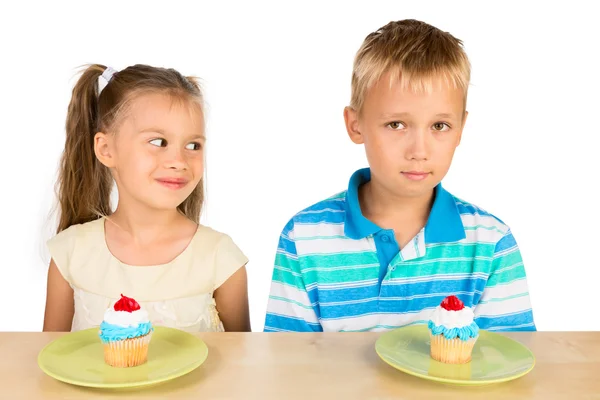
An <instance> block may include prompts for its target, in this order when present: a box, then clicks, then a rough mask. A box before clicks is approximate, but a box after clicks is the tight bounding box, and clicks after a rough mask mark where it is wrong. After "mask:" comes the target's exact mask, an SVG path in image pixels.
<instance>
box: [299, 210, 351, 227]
mask: <svg viewBox="0 0 600 400" xmlns="http://www.w3.org/2000/svg"><path fill="white" fill-rule="evenodd" d="M345 217H346V216H345V214H344V213H343V212H333V211H322V212H319V213H310V214H298V215H297V216H296V218H294V221H295V222H296V223H297V224H317V223H321V222H323V221H327V223H329V224H339V223H342V222H344V219H345Z"/></svg>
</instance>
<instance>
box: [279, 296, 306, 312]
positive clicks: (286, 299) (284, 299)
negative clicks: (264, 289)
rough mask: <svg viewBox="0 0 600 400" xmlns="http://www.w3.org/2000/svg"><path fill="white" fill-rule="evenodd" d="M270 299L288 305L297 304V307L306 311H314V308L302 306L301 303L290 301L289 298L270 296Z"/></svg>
mask: <svg viewBox="0 0 600 400" xmlns="http://www.w3.org/2000/svg"><path fill="white" fill-rule="evenodd" d="M269 299H273V300H281V301H284V302H286V303H291V304H295V305H297V306H298V307H302V308H305V309H307V310H312V306H307V305H304V304H302V303H300V302H297V301H295V300H291V299H288V298H285V297H280V296H273V295H271V296H269Z"/></svg>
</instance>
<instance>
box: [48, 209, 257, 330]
mask: <svg viewBox="0 0 600 400" xmlns="http://www.w3.org/2000/svg"><path fill="white" fill-rule="evenodd" d="M104 220H105V218H100V219H98V220H96V221H92V222H88V223H85V224H80V225H73V226H71V227H69V228H68V229H66V230H64V231H62V232H60V233H59V234H58V235H56V236H55V237H53V238H52V239H50V240H49V241H48V243H47V244H48V247H49V249H50V253H51V255H52V258H53V260H54V262H55V264H56V266H57V267H58V269H59V271H60V272H61V274H62V276H63V277H64V278H65V280H66V281H67V282H68V283H69V284H70V286H71V287H72V288H73V293H74V303H75V314H74V316H73V323H72V326H71V330H72V331H78V330H82V329H87V328H92V327H98V326H100V323H101V322H102V319H103V316H104V312H105V311H106V309H107V308H108V307H111V306H112V305H113V304H114V303H115V302H116V301H117V300H118V299H119V298H120V297H121V294H123V295H125V296H127V297H132V298H134V299H135V300H136V301H137V302H138V303H139V304H140V305H141V306H142V307H143V308H145V309H146V310H147V311H148V314H149V316H150V321H151V322H152V324H154V325H158V326H167V327H173V328H178V329H181V330H184V331H187V332H208V331H223V324H222V323H221V320H220V319H219V315H218V313H217V310H216V307H215V301H214V299H213V292H214V291H215V289H217V288H218V287H219V286H221V285H222V284H223V283H224V282H225V281H226V280H227V279H228V278H229V277H230V276H231V275H233V273H234V272H236V271H237V270H238V269H239V268H241V267H242V266H244V265H245V264H246V263H247V262H248V259H247V258H246V256H245V255H244V254H243V253H242V252H241V250H240V249H239V248H238V247H237V246H236V245H235V244H234V243H233V241H232V240H231V238H230V237H229V236H227V235H225V234H223V233H220V232H217V231H215V230H213V229H211V228H208V227H206V226H203V225H200V226H199V227H198V231H197V232H196V234H195V235H194V237H193V238H192V240H191V241H190V243H189V245H188V246H187V247H186V249H185V250H184V251H183V252H182V253H181V254H180V255H179V256H177V257H176V258H175V259H174V260H172V261H171V262H169V263H167V264H161V265H154V266H143V267H140V266H133V265H127V264H124V263H122V262H120V261H119V260H118V259H117V258H116V257H114V256H113V255H112V254H111V252H110V251H109V249H108V246H107V245H106V240H105V231H104Z"/></svg>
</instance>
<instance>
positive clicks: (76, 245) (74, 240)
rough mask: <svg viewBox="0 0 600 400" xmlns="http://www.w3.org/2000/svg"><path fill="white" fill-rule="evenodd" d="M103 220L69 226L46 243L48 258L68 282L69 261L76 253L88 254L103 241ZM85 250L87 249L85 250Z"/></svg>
mask: <svg viewBox="0 0 600 400" xmlns="http://www.w3.org/2000/svg"><path fill="white" fill-rule="evenodd" d="M103 224H104V219H103V218H100V219H97V220H94V221H90V222H86V223H83V224H77V225H71V226H70V227H68V228H67V229H65V230H63V231H61V232H59V233H57V234H56V235H55V236H54V237H52V238H51V239H50V240H48V241H47V242H46V245H47V247H48V250H49V251H50V256H51V257H52V260H53V261H54V264H55V265H56V266H57V268H58V269H59V271H60V272H61V274H62V275H63V277H64V278H65V279H66V280H67V281H69V282H70V275H71V274H70V272H69V270H70V265H71V260H72V259H73V256H74V254H75V253H76V252H78V251H79V252H83V253H85V252H88V251H89V248H93V247H97V246H98V245H100V244H102V242H101V241H102V240H104V235H103V227H104V225H103ZM86 248H87V249H86Z"/></svg>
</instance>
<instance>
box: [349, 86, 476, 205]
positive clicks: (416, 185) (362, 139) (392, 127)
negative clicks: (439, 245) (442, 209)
mask: <svg viewBox="0 0 600 400" xmlns="http://www.w3.org/2000/svg"><path fill="white" fill-rule="evenodd" d="M389 82H390V76H389V74H386V75H384V76H382V77H381V79H380V80H379V82H378V83H377V84H376V85H374V86H373V87H372V88H370V90H369V91H368V92H367V94H366V97H365V101H364V103H363V108H362V110H361V112H360V113H357V112H356V111H355V110H353V109H351V108H349V107H347V108H346V109H345V110H344V119H345V120H346V128H347V130H348V134H349V135H350V138H351V139H352V141H353V142H354V143H357V144H364V145H365V150H366V153H367V160H368V162H369V166H370V168H371V181H372V183H373V184H375V185H377V186H378V187H379V188H380V189H384V190H385V191H387V192H389V193H391V194H393V195H395V196H400V197H420V196H429V195H430V194H431V192H432V189H433V188H434V187H435V186H436V185H437V184H438V183H439V182H440V181H441V180H442V178H444V176H445V175H446V173H447V172H448V169H449V168H450V164H451V162H452V157H453V155H454V151H455V149H456V147H457V146H458V144H459V143H460V138H461V134H462V130H463V127H464V123H465V120H466V117H467V113H466V112H465V111H464V92H463V91H462V90H461V89H453V88H449V87H448V86H447V85H444V84H439V85H437V87H436V89H434V90H433V91H432V92H431V93H415V92H413V91H411V90H410V89H408V88H407V89H404V88H402V87H401V85H400V84H399V83H398V82H397V81H396V82H394V83H392V84H391V85H390V83H389ZM434 87H435V85H434Z"/></svg>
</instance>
